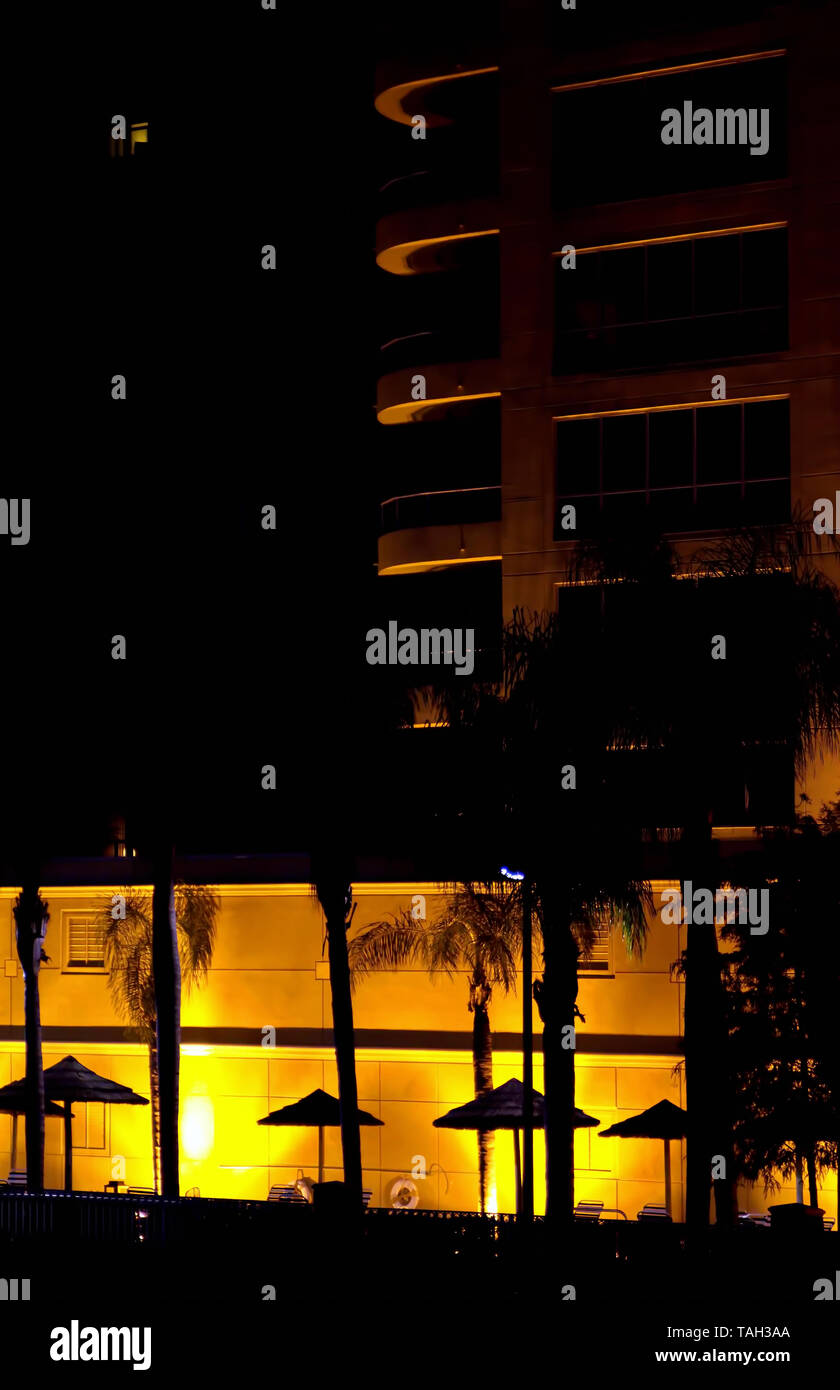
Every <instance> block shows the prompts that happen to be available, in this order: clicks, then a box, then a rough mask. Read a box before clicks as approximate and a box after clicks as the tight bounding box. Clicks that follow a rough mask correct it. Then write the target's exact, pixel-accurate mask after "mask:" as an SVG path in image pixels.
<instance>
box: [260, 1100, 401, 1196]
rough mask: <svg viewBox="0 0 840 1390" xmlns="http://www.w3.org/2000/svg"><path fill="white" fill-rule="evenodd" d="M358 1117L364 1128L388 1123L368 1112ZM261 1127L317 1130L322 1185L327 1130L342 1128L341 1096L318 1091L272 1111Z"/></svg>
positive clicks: (262, 1120)
mask: <svg viewBox="0 0 840 1390" xmlns="http://www.w3.org/2000/svg"><path fill="white" fill-rule="evenodd" d="M358 1115H359V1124H360V1125H381V1124H384V1123H385V1122H384V1120H377V1118H376V1116H375V1115H371V1114H369V1113H368V1111H367V1110H359V1112H358ZM257 1124H258V1125H299V1126H300V1127H301V1128H306V1129H313V1128H314V1129H317V1131H318V1181H319V1182H323V1181H324V1130H325V1129H326V1128H327V1127H329V1128H330V1129H336V1128H338V1127H340V1125H341V1105H340V1102H339V1100H338V1098H337V1096H331V1095H330V1094H329V1092H328V1091H322V1090H321V1088H320V1087H318V1088H317V1089H316V1090H314V1091H310V1092H309V1095H308V1096H304V1097H303V1099H302V1100H296V1101H293V1103H292V1104H291V1105H284V1106H283V1107H282V1108H281V1109H280V1110H272V1111H271V1114H270V1115H264V1116H263V1118H262V1119H261V1120H257Z"/></svg>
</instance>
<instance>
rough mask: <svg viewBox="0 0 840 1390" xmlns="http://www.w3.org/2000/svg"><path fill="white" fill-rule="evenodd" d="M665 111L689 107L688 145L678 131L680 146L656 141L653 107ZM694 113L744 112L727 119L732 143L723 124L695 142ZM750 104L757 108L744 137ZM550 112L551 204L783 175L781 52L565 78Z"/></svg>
mask: <svg viewBox="0 0 840 1390" xmlns="http://www.w3.org/2000/svg"><path fill="white" fill-rule="evenodd" d="M667 110H676V111H678V112H679V113H680V114H681V117H683V118H684V116H683V113H687V114H688V132H687V134H688V135H690V136H691V137H692V138H691V142H690V143H689V142H688V141H686V140H685V139H684V138H682V131H681V140H680V143H679V144H673V145H670V144H664V143H663V140H662V133H663V129H664V127H665V122H663V116H662V113H663V112H664V111H667ZM701 111H712V112H716V111H729V112H732V113H736V112H742V113H743V117H742V118H741V117H737V122H738V123H737V125H734V124H733V128H732V134H733V138H732V141H731V143H729V142H727V137H728V134H729V129H728V127H727V126H725V125H723V124H722V125H721V134H722V137H723V139H722V141H721V143H720V144H695V143H694V139H693V137H694V134H695V133H697V132H696V124H695V120H694V116H695V114H696V113H698V112H701ZM751 111H752V112H754V113H756V114H755V115H754V116H753V132H752V134H750V130H749V113H750V112H751ZM762 111H766V112H768V113H769V114H768V116H767V117H766V119H765V120H764V123H763V129H764V132H765V133H766V135H767V144H766V148H765V147H764V142H763V139H762V123H761V117H760V114H759V113H761V112H762ZM552 118H553V171H552V184H553V199H554V204H555V206H556V207H558V208H560V207H562V208H567V207H588V206H590V205H591V204H597V203H612V202H618V201H621V200H624V199H629V198H645V197H654V196H657V195H664V194H669V193H681V192H688V191H689V190H692V189H701V188H722V187H727V186H732V185H734V184H750V183H764V182H766V181H768V180H771V179H780V178H784V177H785V175H786V174H787V70H786V59H785V56H784V55H783V54H778V53H772V54H764V55H762V56H760V57H758V58H754V59H752V58H748V57H746V55H745V57H744V58H743V59H738V60H736V61H732V60H731V59H727V60H720V59H710V60H709V61H707V62H701V63H699V64H698V63H694V62H691V61H690V60H689V61H684V62H682V63H680V62H676V63H675V64H674V65H673V66H671V67H669V68H667V69H662V70H660V71H656V70H653V71H650V72H647V71H645V72H633V73H628V74H626V75H625V74H622V75H614V74H603V76H600V77H598V76H594V77H593V78H592V79H590V80H589V81H587V82H579V83H568V84H566V85H564V86H562V87H557V88H555V89H554V92H553V105H552ZM735 120H736V117H735V116H734V115H733V117H732V121H733V123H734V122H735ZM715 134H717V132H716V131H715ZM742 135H743V141H742V140H741V136H742ZM701 138H705V135H704V136H702V137H701ZM753 150H755V151H756V152H755V153H753ZM762 151H763V152H762Z"/></svg>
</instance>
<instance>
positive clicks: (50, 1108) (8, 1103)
mask: <svg viewBox="0 0 840 1390" xmlns="http://www.w3.org/2000/svg"><path fill="white" fill-rule="evenodd" d="M27 1108H28V1107H27V1104H26V1096H25V1095H20V1096H2V1095H0V1114H4V1115H11V1116H12V1159H11V1163H10V1164H9V1167H10V1169H11V1171H12V1172H14V1170H15V1169H16V1168H17V1117H18V1115H25V1114H26V1111H27ZM63 1116H64V1110H63V1108H62V1107H61V1106H60V1105H56V1104H55V1103H54V1102H53V1101H51V1100H45V1101H44V1117H45V1119H53V1118H55V1119H62V1118H63ZM70 1118H71V1119H72V1118H73V1117H72V1115H71V1117H70Z"/></svg>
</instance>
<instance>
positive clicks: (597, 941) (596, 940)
mask: <svg viewBox="0 0 840 1390" xmlns="http://www.w3.org/2000/svg"><path fill="white" fill-rule="evenodd" d="M578 974H579V975H608V974H612V932H611V931H610V929H609V927H596V929H595V935H594V937H593V939H592V941H591V942H590V944H589V948H588V950H587V951H586V953H584V952H583V951H581V954H580V959H579V961H578Z"/></svg>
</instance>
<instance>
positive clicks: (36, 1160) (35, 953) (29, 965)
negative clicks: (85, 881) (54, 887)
mask: <svg viewBox="0 0 840 1390" xmlns="http://www.w3.org/2000/svg"><path fill="white" fill-rule="evenodd" d="M47 906H48V904H47V903H45V902H44V900H43V898H42V897H41V894H40V891H39V889H38V887H37V885H36V884H34V883H32V882H24V885H23V887H22V889H21V892H20V894H19V896H18V898H17V901H16V903H15V906H14V918H15V939H16V943H17V952H18V956H19V958H20V964H21V968H22V970H23V1009H24V1032H25V1037H26V1127H25V1133H26V1187H27V1191H29V1192H43V1190H44V1063H43V1057H42V1053H41V1001H40V994H39V989H38V971H39V969H40V966H41V942H42V941H43V938H44V936H45V934H46V930H47V922H48V921H49V912H48V911H47Z"/></svg>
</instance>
